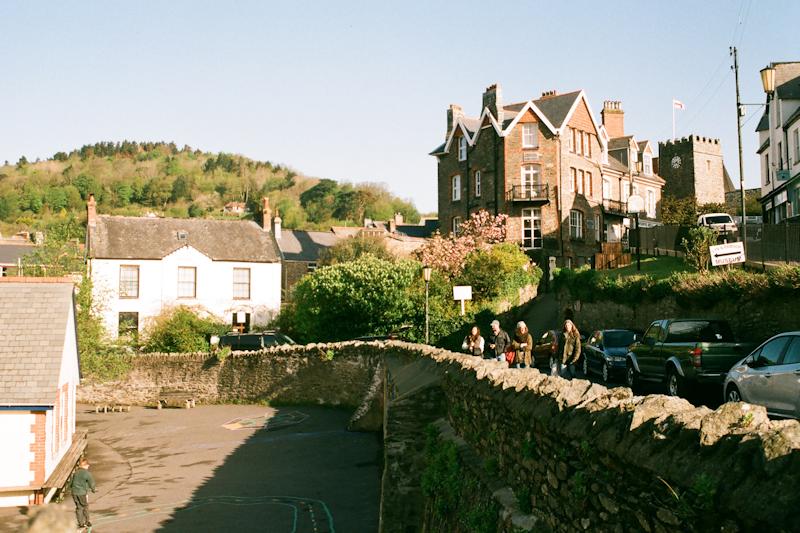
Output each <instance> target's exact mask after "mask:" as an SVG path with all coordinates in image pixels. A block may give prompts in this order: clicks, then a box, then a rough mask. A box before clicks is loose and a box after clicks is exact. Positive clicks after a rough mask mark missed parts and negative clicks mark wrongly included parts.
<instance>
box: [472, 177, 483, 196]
mask: <svg viewBox="0 0 800 533" xmlns="http://www.w3.org/2000/svg"><path fill="white" fill-rule="evenodd" d="M473 176H474V180H475V198H480V197H481V171H480V170H476V171H475V172H474V174H473Z"/></svg>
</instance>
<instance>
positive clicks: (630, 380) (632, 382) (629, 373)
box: [625, 361, 639, 389]
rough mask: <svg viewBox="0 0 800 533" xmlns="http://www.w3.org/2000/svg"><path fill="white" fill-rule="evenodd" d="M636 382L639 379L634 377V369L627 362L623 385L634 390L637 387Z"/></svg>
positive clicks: (631, 364)
mask: <svg viewBox="0 0 800 533" xmlns="http://www.w3.org/2000/svg"><path fill="white" fill-rule="evenodd" d="M638 381H639V378H638V376H637V375H636V369H635V368H634V367H633V363H631V362H630V361H628V367H627V368H626V369H625V385H627V386H628V387H630V388H631V389H635V388H636V386H637V385H638Z"/></svg>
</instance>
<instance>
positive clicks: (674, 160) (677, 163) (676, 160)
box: [672, 155, 681, 168]
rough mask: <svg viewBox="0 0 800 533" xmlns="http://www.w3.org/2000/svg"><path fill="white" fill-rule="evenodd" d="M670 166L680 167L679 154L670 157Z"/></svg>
mask: <svg viewBox="0 0 800 533" xmlns="http://www.w3.org/2000/svg"><path fill="white" fill-rule="evenodd" d="M672 168H681V158H680V156H677V155H676V156H675V157H673V158H672Z"/></svg>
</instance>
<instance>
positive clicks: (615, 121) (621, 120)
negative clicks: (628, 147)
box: [600, 100, 625, 139]
mask: <svg viewBox="0 0 800 533" xmlns="http://www.w3.org/2000/svg"><path fill="white" fill-rule="evenodd" d="M600 115H601V117H602V122H603V126H605V128H606V132H607V133H608V137H609V138H611V139H613V138H615V137H624V136H625V111H623V110H622V102H620V101H619V100H606V101H605V102H603V110H602V111H601V112H600Z"/></svg>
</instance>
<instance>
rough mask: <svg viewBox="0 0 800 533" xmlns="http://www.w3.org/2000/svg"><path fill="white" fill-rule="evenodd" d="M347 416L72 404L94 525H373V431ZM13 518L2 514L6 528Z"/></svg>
mask: <svg viewBox="0 0 800 533" xmlns="http://www.w3.org/2000/svg"><path fill="white" fill-rule="evenodd" d="M349 415H350V411H349V410H341V409H331V408H321V407H289V408H270V407H264V406H239V405H224V406H223V405H219V406H217V405H214V406H198V407H197V408H195V409H189V410H185V409H164V410H160V411H159V410H155V409H145V408H134V409H133V410H132V411H131V412H130V413H100V414H96V413H95V412H94V411H93V410H91V409H90V408H89V407H88V406H79V416H78V424H79V426H81V427H85V428H87V429H89V442H90V444H89V448H88V453H87V455H88V457H89V459H90V461H91V462H92V467H91V469H92V472H93V473H94V476H95V479H96V480H97V483H98V492H97V494H95V495H92V496H93V497H92V498H91V499H90V508H91V511H92V523H93V524H94V528H93V532H94V533H105V532H127V531H130V532H147V531H159V532H170V533H171V532H186V531H192V532H197V531H215V532H218V531H225V530H234V531H237V532H238V531H260V532H275V533H290V532H297V533H305V532H308V533H323V532H335V531H338V532H340V533H341V532H351V531H358V532H362V531H363V532H366V531H376V530H377V527H378V507H379V493H380V464H379V463H380V453H381V452H380V440H379V435H376V434H369V433H352V432H348V431H346V430H345V429H344V428H345V425H346V423H347V420H348V418H349ZM65 505H66V504H65ZM70 506H71V504H70ZM20 520H21V517H19V516H9V515H8V514H7V513H6V514H4V515H1V516H0V523H2V524H4V525H5V526H11V527H12V529H11V530H16V528H15V527H13V526H14V525H19V524H20ZM0 529H4V528H2V527H1V526H0Z"/></svg>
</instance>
